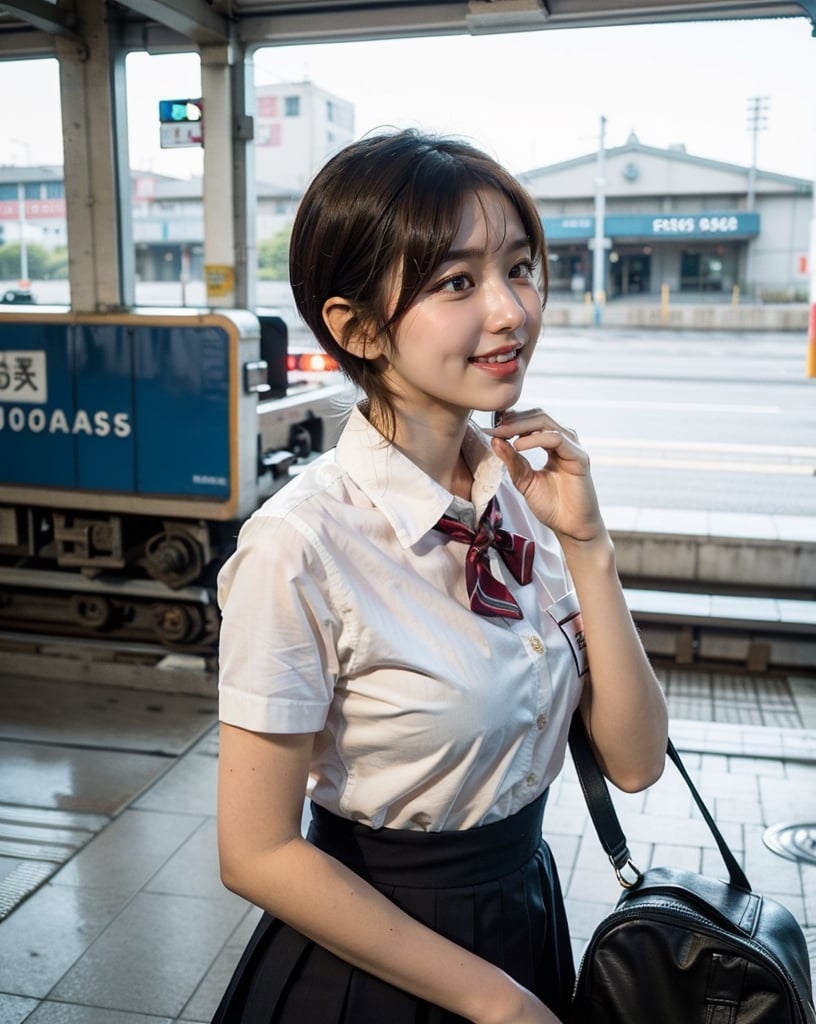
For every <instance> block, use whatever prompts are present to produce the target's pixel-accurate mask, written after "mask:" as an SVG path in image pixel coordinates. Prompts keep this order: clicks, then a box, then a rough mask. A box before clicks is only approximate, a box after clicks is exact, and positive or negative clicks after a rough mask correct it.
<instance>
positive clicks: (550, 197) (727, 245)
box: [519, 134, 813, 301]
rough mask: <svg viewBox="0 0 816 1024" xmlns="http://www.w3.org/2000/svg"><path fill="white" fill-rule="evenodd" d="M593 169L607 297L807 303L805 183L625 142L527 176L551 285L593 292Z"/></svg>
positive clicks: (809, 198)
mask: <svg viewBox="0 0 816 1024" xmlns="http://www.w3.org/2000/svg"><path fill="white" fill-rule="evenodd" d="M601 169H602V174H601V179H602V180H603V192H604V208H605V216H604V225H603V246H604V248H605V250H606V261H605V265H604V270H605V280H604V285H605V288H604V290H605V292H606V295H607V298H609V299H615V298H616V297H619V296H623V297H630V298H631V297H632V296H636V295H644V296H645V295H659V294H660V292H661V289H662V288H663V286H664V285H667V286H668V287H669V289H670V290H671V292H672V294H675V295H677V294H682V293H688V294H692V293H693V294H695V295H697V296H699V295H700V294H701V293H711V294H712V296H714V295H716V294H717V293H726V295H728V297H729V298H730V296H731V295H732V294H733V290H734V288H735V287H738V288H739V290H740V294H741V295H742V296H744V297H746V298H756V299H759V300H765V301H780V300H781V301H790V300H794V299H801V300H802V301H805V300H806V299H807V294H808V281H809V278H808V267H807V254H808V250H809V247H810V222H811V215H812V204H813V185H812V182H810V181H807V180H805V179H802V178H794V177H790V176H788V175H784V174H775V173H772V172H768V171H760V170H757V169H755V168H749V167H741V166H738V165H736V164H728V163H722V162H720V161H717V160H708V159H705V158H702V157H696V156H692V155H691V154H689V153H687V152H686V151H685V148H684V147H680V146H678V147H672V148H669V149H656V148H653V147H651V146H644V145H642V144H641V143H640V141H639V140H638V138H637V137H636V136H635V135H634V134H632V135H631V136H630V137H629V139H628V141H627V142H626V144H625V145H624V146H619V147H617V148H610V149H607V150H605V152H604V154H603V161H602V163H601V162H599V160H598V154H597V153H593V154H589V155H588V156H584V157H578V158H576V159H573V160H567V161H564V162H562V163H557V164H551V165H550V166H548V167H541V168H538V169H536V170H532V171H527V172H525V173H524V174H521V175H519V178H520V179H521V180H522V182H523V183H524V184H525V186H526V187H527V188H528V189H529V190H530V192H531V193H532V195H533V196H534V197H535V199H536V202H537V204H538V208H539V210H540V212H541V217H542V220H543V222H544V228H545V231H546V234H547V242H548V247H549V260H550V262H549V266H550V283H551V290H552V292H553V293H554V294H556V295H561V296H563V295H565V294H569V293H572V294H574V295H575V296H576V297H578V296H580V297H583V296H584V294H585V293H586V292H588V291H593V290H594V285H593V281H592V269H593V247H594V241H595V216H594V210H595V199H596V196H595V193H596V182H597V180H598V177H599V170H601Z"/></svg>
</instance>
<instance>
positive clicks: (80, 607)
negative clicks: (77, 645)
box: [71, 594, 113, 630]
mask: <svg viewBox="0 0 816 1024" xmlns="http://www.w3.org/2000/svg"><path fill="white" fill-rule="evenodd" d="M71 611H72V612H73V614H74V616H75V617H76V621H77V623H78V624H79V625H80V626H84V627H85V628H87V629H95V630H99V629H104V628H105V627H106V626H109V625H110V622H111V618H112V617H113V607H112V605H111V603H110V601H109V600H108V599H107V598H106V597H102V595H101V594H74V595H73V597H72V598H71Z"/></svg>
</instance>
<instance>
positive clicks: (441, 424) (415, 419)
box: [394, 409, 473, 501]
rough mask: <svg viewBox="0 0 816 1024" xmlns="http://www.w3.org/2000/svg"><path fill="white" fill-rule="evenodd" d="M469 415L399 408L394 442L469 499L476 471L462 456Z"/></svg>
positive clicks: (434, 476)
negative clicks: (430, 413) (432, 412)
mask: <svg viewBox="0 0 816 1024" xmlns="http://www.w3.org/2000/svg"><path fill="white" fill-rule="evenodd" d="M467 425H468V418H467V417H466V416H461V415H459V416H450V417H445V416H435V417H429V416H427V415H423V414H421V413H420V414H412V413H410V412H406V411H405V410H400V409H397V417H396V430H395V434H394V444H395V445H396V447H397V448H399V449H400V451H401V452H402V453H403V454H404V455H406V456H407V457H408V458H409V459H410V460H411V461H412V462H413V463H414V464H415V465H416V466H418V467H419V468H420V469H421V470H422V471H423V472H424V473H427V474H428V476H429V477H431V479H432V480H435V481H436V482H437V483H438V484H440V485H441V486H442V487H444V488H445V490H447V491H450V492H451V494H455V495H456V496H457V497H459V498H464V499H465V500H466V501H470V498H471V489H472V485H473V474H472V473H471V472H470V470H469V469H468V467H467V464H466V462H465V460H464V458H463V457H462V442H463V440H464V437H465V432H466V431H467Z"/></svg>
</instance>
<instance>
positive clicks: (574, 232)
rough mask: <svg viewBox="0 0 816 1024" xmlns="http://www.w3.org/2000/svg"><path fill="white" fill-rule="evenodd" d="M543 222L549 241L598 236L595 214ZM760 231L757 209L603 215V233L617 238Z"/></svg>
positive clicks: (730, 236) (730, 235) (732, 236)
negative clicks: (745, 211)
mask: <svg viewBox="0 0 816 1024" xmlns="http://www.w3.org/2000/svg"><path fill="white" fill-rule="evenodd" d="M543 224H544V232H545V234H546V236H547V239H548V241H550V242H566V241H589V240H591V239H594V236H595V218H594V217H593V216H583V217H581V216H571V217H544V218H543ZM758 234H759V214H758V213H742V212H740V213H735V212H731V211H727V212H713V211H712V212H708V211H707V212H705V213H678V214H665V213H636V214H628V213H626V214H615V213H613V214H607V216H606V217H605V218H604V236H605V237H606V238H612V239H614V240H615V241H625V240H627V239H649V240H651V239H658V238H667V239H668V238H679V239H695V240H698V241H703V240H706V239H717V240H718V241H722V240H723V239H738V238H739V239H744V238H755V237H756V236H757V235H758Z"/></svg>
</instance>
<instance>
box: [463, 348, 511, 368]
mask: <svg viewBox="0 0 816 1024" xmlns="http://www.w3.org/2000/svg"><path fill="white" fill-rule="evenodd" d="M520 355H521V346H519V347H518V348H511V349H510V350H509V351H508V352H501V353H499V354H498V355H492V356H480V357H476V356H474V357H473V359H471V362H472V363H487V364H488V365H489V364H492V363H511V362H512V361H513V360H514V359H518V357H519V356H520Z"/></svg>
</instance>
